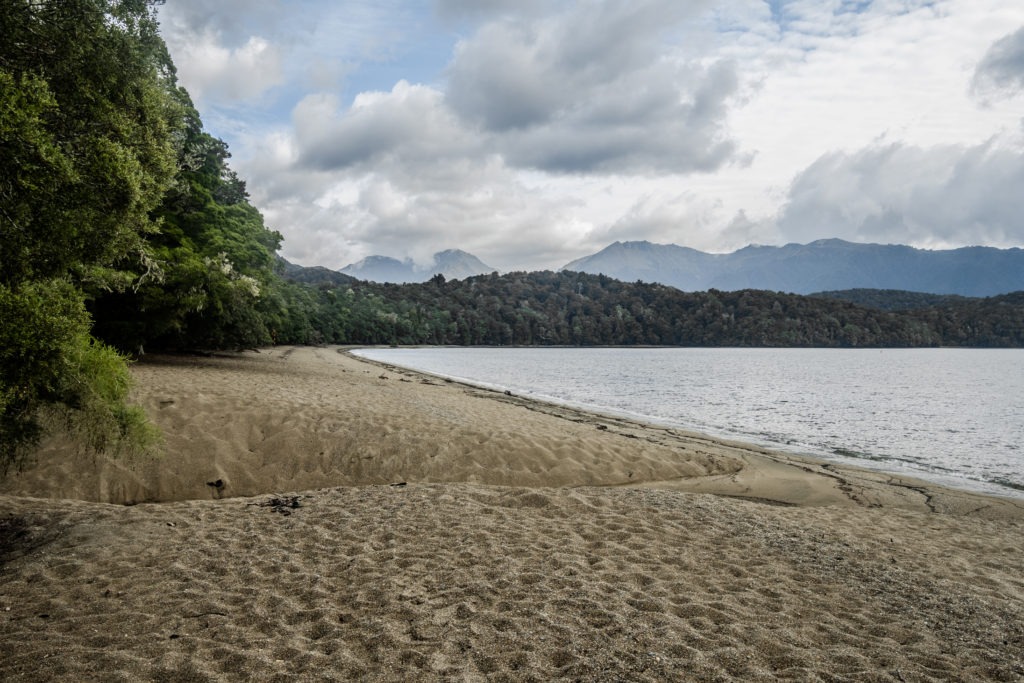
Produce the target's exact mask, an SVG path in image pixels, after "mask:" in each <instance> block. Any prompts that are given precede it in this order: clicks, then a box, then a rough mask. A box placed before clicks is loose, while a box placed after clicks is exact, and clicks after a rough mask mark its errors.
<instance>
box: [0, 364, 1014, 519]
mask: <svg viewBox="0 0 1024 683" xmlns="http://www.w3.org/2000/svg"><path fill="white" fill-rule="evenodd" d="M360 348H367V347H357V346H332V347H272V348H269V349H264V350H262V351H257V352H239V353H221V354H215V355H213V356H210V357H195V356H162V355H154V356H149V357H147V358H145V359H143V360H142V361H141V362H139V363H138V364H137V365H136V366H134V369H133V373H134V374H135V376H136V377H137V379H138V384H139V386H138V387H137V389H136V394H137V397H138V398H139V400H140V401H141V403H142V404H143V405H144V406H145V407H146V409H147V412H148V413H149V415H150V416H151V418H152V419H154V422H155V423H156V424H157V425H158V426H160V427H161V429H162V430H163V431H164V433H165V436H166V438H167V442H166V444H165V450H166V452H167V453H168V454H172V455H171V456H170V457H168V456H164V457H158V458H146V457H142V458H139V459H135V460H122V459H119V458H117V457H111V456H88V455H82V454H80V453H76V452H75V447H74V445H73V444H71V443H69V442H67V441H65V440H63V439H62V438H60V437H57V438H53V439H50V440H49V441H48V442H47V443H45V444H44V447H43V448H42V449H41V450H40V452H39V462H38V463H37V465H36V466H35V467H33V468H30V469H29V470H27V471H25V472H22V473H17V474H14V475H12V476H9V477H8V478H7V479H6V480H3V481H0V493H10V494H14V495H25V496H32V497H42V498H61V497H68V498H74V499H82V500H92V501H97V502H113V503H128V504H131V503H138V502H166V501H172V500H190V499H196V500H209V499H222V498H228V497H237V496H243V497H245V496H254V495H261V494H264V493H269V492H273V491H282V490H290V491H301V490H306V489H315V488H325V487H330V486H338V485H361V484H385V483H392V482H394V481H417V482H423V483H427V482H435V483H449V482H451V483H454V482H459V481H464V482H466V483H483V484H491V485H501V486H524V487H528V488H533V487H556V488H561V487H577V486H588V485H598V486H621V487H647V488H660V489H670V490H677V491H689V492H695V493H713V494H718V495H725V496H731V497H740V498H750V499H755V500H762V501H771V502H775V503H778V504H784V505H797V506H820V505H858V506H870V507H899V508H904V509H912V510H922V511H930V512H945V513H951V514H968V513H969V514H983V515H987V516H996V517H1000V516H1008V517H1010V518H1015V517H1018V516H1020V517H1021V518H1024V500H1021V499H1017V498H1014V497H1010V496H997V495H992V494H990V493H987V492H978V491H972V490H969V489H961V488H953V487H948V486H944V485H942V484H938V483H935V482H931V481H928V480H925V479H920V478H916V477H913V476H907V475H902V474H897V473H891V472H884V471H881V470H875V469H871V468H867V467H857V466H854V465H848V464H845V463H840V462H836V461H830V460H826V459H823V458H820V457H817V456H813V455H802V454H796V453H790V452H786V451H780V450H772V449H770V448H764V447H761V446H759V445H756V444H751V443H748V442H743V441H737V440H731V439H724V438H719V437H715V436H709V435H706V434H702V433H699V432H694V431H690V430H687V429H683V428H677V427H672V426H669V425H662V424H657V423H652V422H647V421H644V420H642V419H637V418H636V417H633V416H623V415H617V414H614V413H602V412H599V411H595V410H591V409H586V408H580V407H576V406H571V405H566V404H562V403H555V402H548V401H544V400H541V399H537V398H532V397H524V396H521V395H514V394H511V393H510V392H504V391H501V390H498V389H494V388H489V387H486V386H481V385H479V384H476V383H473V382H466V381H462V380H459V379H456V378H450V377H444V376H441V375H434V374H431V373H428V372H422V371H418V370H411V369H407V368H404V367H401V366H397V365H394V364H392V363H388V362H384V361H376V360H372V359H369V358H364V357H361V356H358V355H355V354H353V353H352V352H353V351H355V350H358V349H360ZM204 370H209V372H204ZM378 370H379V371H380V374H376V373H377V371H378ZM388 373H390V375H389V374H388ZM366 375H369V376H368V377H367V376H366ZM395 379H397V382H391V383H390V384H389V380H395ZM190 384H191V387H192V388H191V389H187V387H188V386H189V385H190ZM246 384H249V385H250V386H248V387H247V386H246ZM382 390H386V391H382ZM274 392H277V393H276V394H275V393H274ZM366 394H368V396H366V397H365V398H364V395H366ZM374 397H376V398H383V399H384V400H381V401H376V402H375V401H374V400H373V398H374ZM311 399H315V402H313V403H310V400H311ZM353 399H355V400H353ZM521 410H525V411H526V412H527V413H528V414H529V415H531V416H532V418H534V419H532V420H526V421H524V420H523V419H522V415H523V413H521V412H520V411H521ZM289 413H291V414H289ZM296 413H297V414H296ZM345 413H349V414H350V417H354V418H355V419H354V420H353V419H349V420H345V419H344V418H345ZM465 416H469V417H465ZM473 418H476V419H475V420H474V419H473ZM403 420H404V421H405V422H406V423H407V424H403ZM233 423H234V425H233V428H232V429H230V430H228V432H226V433H218V432H219V431H220V430H221V425H225V424H226V425H232V424H233ZM518 423H522V424H518ZM531 437H532V438H531ZM441 440H444V441H447V442H448V443H447V444H445V446H447V447H442V448H438V442H439V441H441ZM481 444H486V446H487V449H486V450H487V454H486V457H481V458H475V457H474V451H479V450H480V448H479V446H480V445H481ZM281 448H285V449H287V450H289V459H292V460H294V461H293V462H290V463H278V462H273V461H272V458H270V457H268V456H269V455H270V452H269V451H272V450H280V449H281ZM314 451H315V452H314ZM353 451H356V452H357V454H354V453H353ZM424 452H425V453H427V456H426V457H424V456H423V453H424ZM210 456H212V458H211V457H210ZM563 457H564V458H565V459H566V461H567V464H566V463H562V462H559V460H560V458H563ZM211 460H212V462H211ZM366 461H369V462H366ZM282 465H283V466H282ZM83 470H84V471H83ZM256 470H259V471H258V472H257V471H256ZM197 475H198V476H197ZM218 481H219V482H221V483H222V485H221V486H219V487H218V486H213V485H212V484H214V483H216V482H218Z"/></svg>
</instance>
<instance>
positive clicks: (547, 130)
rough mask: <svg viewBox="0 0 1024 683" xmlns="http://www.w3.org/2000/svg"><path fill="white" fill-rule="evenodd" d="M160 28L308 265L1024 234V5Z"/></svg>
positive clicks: (493, 11)
mask: <svg viewBox="0 0 1024 683" xmlns="http://www.w3.org/2000/svg"><path fill="white" fill-rule="evenodd" d="M250 10H251V11H250ZM164 18H166V21H165V36H168V44H169V46H170V48H171V50H172V54H173V55H174V58H175V61H176V62H177V64H178V65H179V70H180V72H181V74H182V82H183V83H184V84H185V85H186V86H187V87H188V88H189V89H190V90H191V91H192V93H193V95H194V96H196V99H197V103H198V104H199V106H200V109H201V111H202V113H203V116H204V119H205V120H206V121H207V123H208V124H210V122H211V121H212V122H213V123H214V124H215V125H214V130H213V132H214V133H215V134H219V135H224V136H225V137H226V138H227V139H228V142H229V143H230V144H231V148H232V153H233V154H234V162H235V166H236V168H237V170H238V171H239V173H240V174H241V175H242V176H243V177H244V178H246V180H247V181H248V187H249V189H250V192H251V193H252V197H253V200H254V202H255V203H256V205H257V206H258V207H259V208H260V209H261V210H263V211H264V213H265V214H266V217H267V222H268V224H269V225H271V226H272V227H274V228H275V229H279V230H281V232H282V233H283V234H284V235H285V243H284V250H283V253H284V254H285V256H286V257H288V258H292V259H294V260H296V261H297V262H300V263H304V264H309V265H312V264H322V265H327V266H331V267H341V266H344V265H346V264H348V263H351V262H354V261H356V260H359V259H360V258H362V257H364V256H367V255H370V254H386V255H390V256H395V257H398V258H404V257H410V258H414V259H416V260H417V261H419V262H421V263H422V262H425V260H426V259H428V257H429V255H430V254H432V253H433V252H435V251H438V250H440V249H445V248H450V247H457V248H462V249H465V250H467V251H470V252H472V253H475V254H476V255H477V256H479V257H481V258H482V259H483V260H484V261H486V262H488V263H490V264H491V265H493V266H495V267H498V268H502V269H508V268H517V269H530V268H538V267H548V268H552V267H558V266H560V265H562V264H564V263H565V262H567V261H569V260H571V259H573V258H576V257H579V256H582V255H584V254H587V253H592V252H594V251H597V250H598V249H600V248H602V247H603V246H605V245H606V244H607V243H608V242H610V241H613V240H615V239H649V240H652V241H661V242H668V241H671V242H676V243H679V244H683V245H686V246H692V247H695V248H700V249H705V250H709V251H724V250H731V249H735V248H738V247H741V246H743V245H744V244H745V243H746V242H748V241H754V242H762V243H775V242H784V241H791V240H799V241H809V240H813V239H818V238H824V237H832V236H842V237H846V238H847V239H870V240H873V241H886V242H892V241H904V242H910V243H913V244H916V245H918V246H936V245H943V244H960V243H971V242H983V243H992V244H1002V245H1010V244H1021V243H1022V242H1024V235H1022V234H1021V232H1020V228H1018V227H1016V225H1015V224H1014V223H1013V222H1012V216H1013V215H1014V212H1017V215H1019V214H1020V209H1021V208H1022V207H1021V206H1020V205H1019V203H1015V202H1016V200H1015V197H1016V196H1017V195H1018V194H1019V189H1018V188H1019V187H1020V186H1021V183H1020V180H1021V179H1020V164H1019V159H1020V157H1021V144H1020V141H1019V139H1018V137H1017V136H1018V135H1019V131H1020V125H1021V116H1022V114H1021V110H1020V106H1019V99H1014V95H1015V94H1017V93H1018V91H1019V89H1021V87H1022V84H1024V80H1022V79H1024V76H1022V75H1021V73H1022V72H1021V71H1020V70H1018V67H1019V62H1018V60H1017V59H1016V56H1017V54H1018V53H1017V50H1018V48H1019V47H1020V40H1021V39H1020V36H1021V35H1024V33H1022V31H1024V30H1022V31H1016V32H1011V31H1013V30H1014V27H1019V26H1022V25H1024V4H1022V3H1018V2H1009V1H1008V0H874V1H873V2H859V1H852V0H793V1H791V2H782V3H780V2H767V1H766V0H729V1H728V2H727V1H726V0H697V1H695V2H678V1H677V0H575V1H569V0H557V1H553V2H540V1H539V0H523V1H522V2H518V1H517V2H512V1H511V0H482V1H481V2H467V1H466V0H435V2H434V4H433V6H432V7H431V8H428V7H426V6H425V5H422V4H415V3H406V2H401V1H400V0H377V1H373V2H371V1H370V0H343V1H341V2H327V1H326V0H315V1H314V0H302V1H300V2H297V3H279V2H272V1H271V0H252V2H244V3H243V2H241V0H226V1H225V2H223V3H209V2H200V0H176V1H175V2H174V3H168V4H167V5H165V6H164V7H162V8H161V19H164ZM446 65H447V66H446ZM982 105H983V106H982Z"/></svg>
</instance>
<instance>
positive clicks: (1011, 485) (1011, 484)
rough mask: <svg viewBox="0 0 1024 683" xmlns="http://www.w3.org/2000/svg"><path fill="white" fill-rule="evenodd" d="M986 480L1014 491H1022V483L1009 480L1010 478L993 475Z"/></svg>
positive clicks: (1023, 485)
mask: <svg viewBox="0 0 1024 683" xmlns="http://www.w3.org/2000/svg"><path fill="white" fill-rule="evenodd" d="M988 481H990V482H991V483H993V484H999V485H1000V486H1005V487H1006V488H1008V489H1013V490H1015V491H1024V484H1021V483H1019V482H1016V481H1011V480H1010V479H1006V478H1004V477H993V478H992V479H989V480H988Z"/></svg>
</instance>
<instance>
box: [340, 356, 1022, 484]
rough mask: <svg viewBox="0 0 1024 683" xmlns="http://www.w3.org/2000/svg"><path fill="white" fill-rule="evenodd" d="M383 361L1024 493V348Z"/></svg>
mask: <svg viewBox="0 0 1024 683" xmlns="http://www.w3.org/2000/svg"><path fill="white" fill-rule="evenodd" d="M357 354H358V355H361V356H364V357H366V358H370V359H373V360H378V361H383V362H387V363H392V364H394V365H400V366H403V367H407V368H411V369H416V370H422V371H426V372H429V373H433V374H437V375H442V376H446V377H452V378H456V379H460V380H464V381H468V382H472V383H475V384H479V385H483V386H486V387H490V388H495V389H502V390H509V391H512V392H513V393H516V394H519V395H522V396H527V397H532V398H537V399H541V400H546V401H553V402H557V403H565V404H569V405H573V406H577V407H583V408H590V409H593V410H597V411H599V412H606V413H616V414H621V415H626V416H630V417H634V418H640V419H642V420H644V421H648V422H654V423H658V424H663V425H671V426H676V427H681V428H686V429H690V430H695V431H700V432H703V433H706V434H709V435H712V436H719V437H726V438H731V439H735V440H741V441H747V442H753V443H757V444H759V445H762V446H766V447H769V448H774V449H778V450H785V451H791V452H795V453H801V454H809V455H814V456H817V457H821V458H826V459H830V460H837V461H843V462H847V463H852V464H856V465H859V466H862V467H872V468H874V469H881V470H884V471H890V472H899V473H907V474H912V475H914V476H917V477H920V478H922V479H929V480H932V481H936V482H939V483H943V484H946V485H952V486H958V487H961V488H971V489H974V490H980V491H987V492H990V493H997V494H1000V495H1006V496H1013V497H1018V498H1024V450H1022V444H1024V351H1022V350H1003V349H1000V350H982V349H894V350H891V349H885V350H878V349H873V350H866V349H689V348H600V349H579V348H479V347H474V348H451V347H446V348H409V349H363V350H360V351H358V352H357Z"/></svg>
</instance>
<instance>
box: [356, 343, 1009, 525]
mask: <svg viewBox="0 0 1024 683" xmlns="http://www.w3.org/2000/svg"><path fill="white" fill-rule="evenodd" d="M373 348H393V347H390V346H389V347H372V346H352V347H345V350H344V353H345V355H347V356H349V357H352V358H355V359H356V360H358V361H360V362H363V363H368V364H370V365H374V366H377V367H379V368H381V369H383V370H386V371H389V372H397V373H405V374H409V375H412V376H419V377H425V378H430V379H435V380H440V381H444V382H448V383H451V384H454V385H458V386H463V387H465V388H466V389H468V390H476V391H481V392H488V393H489V394H491V396H489V397H490V398H492V399H495V400H499V401H506V402H510V403H515V404H519V405H522V406H523V407H525V408H527V409H529V410H534V411H537V412H542V413H547V414H551V415H556V416H560V417H563V418H564V419H568V420H571V421H577V420H593V421H602V420H603V421H606V422H615V423H619V424H621V425H628V426H629V427H630V428H631V429H635V430H646V431H651V432H658V433H662V434H666V435H670V436H672V437H678V438H679V439H680V440H681V441H682V442H684V443H702V442H703V443H705V444H708V445H710V446H712V447H715V446H718V447H726V448H729V449H734V450H735V451H737V452H743V453H746V454H747V455H749V456H751V457H752V458H754V459H758V458H760V459H764V460H767V461H769V462H770V463H774V464H776V465H780V466H783V467H785V466H795V467H798V468H803V469H805V471H808V472H809V471H811V470H812V469H813V470H814V471H816V472H817V473H819V474H823V475H824V476H834V477H836V479H837V480H838V481H840V482H841V484H840V486H842V487H850V488H852V487H853V486H855V485H856V484H855V482H856V481H858V480H859V481H862V482H871V485H885V486H892V487H896V488H902V489H907V490H911V491H917V492H919V493H920V494H921V495H922V496H924V498H925V502H926V504H927V505H931V504H932V501H933V500H935V499H936V498H946V497H949V498H952V499H955V498H958V497H960V496H964V497H967V498H969V499H978V500H977V502H978V504H979V507H981V506H983V505H984V502H983V501H984V500H985V499H994V500H995V501H1002V502H1005V503H1009V504H1011V505H1014V506H1016V507H1017V508H1019V509H1021V510H1024V498H1020V497H1017V496H1014V495H1012V494H1005V495H999V494H996V493H993V492H990V491H982V490H977V489H972V488H968V487H966V486H964V487H958V486H954V485H949V484H943V483H940V482H936V481H932V480H929V479H926V478H922V477H918V476H914V475H912V474H906V473H901V472H895V471H891V470H884V469H881V468H871V467H867V466H857V465H852V464H849V463H845V462H841V461H837V460H830V459H828V458H825V457H822V456H819V455H815V454H810V453H797V452H794V451H786V450H780V449H776V448H772V447H770V446H763V445H761V444H756V443H753V442H750V441H744V440H742V439H733V438H729V437H727V436H719V435H710V434H706V433H703V432H699V431H695V430H691V429H687V428H685V427H678V426H674V425H671V424H669V423H667V422H657V421H654V420H649V419H646V418H645V416H641V415H633V414H629V413H626V412H625V411H623V412H616V411H607V412H605V411H602V410H600V409H599V408H597V407H591V406H582V405H576V404H572V403H571V402H562V401H557V400H554V399H551V400H546V399H544V398H538V397H533V396H523V395H520V394H515V393H511V392H509V391H508V390H506V389H504V388H500V387H498V386H497V385H488V384H487V383H482V382H474V381H472V380H467V379H464V378H459V377H454V376H448V375H443V374H438V373H432V372H428V371H425V370H418V369H415V368H407V367H405V366H401V365H397V364H395V363H389V362H387V361H381V360H376V359H372V358H367V357H364V356H360V355H359V354H358V353H354V352H357V351H359V350H360V349H373ZM495 348H498V347H495ZM666 348H668V347H666ZM748 466H751V465H750V463H748ZM757 469H759V470H760V469H761V467H760V466H758V467H757ZM766 469H767V470H769V471H770V470H771V469H772V468H771V465H769V466H768V467H767V468H766ZM825 473H828V474H825ZM883 480H884V481H883ZM734 483H736V482H734ZM631 485H633V486H648V487H656V488H673V489H676V490H683V491H703V492H711V493H716V494H718V495H725V496H733V497H738V498H749V499H759V500H763V501H766V502H775V503H779V504H795V505H800V504H804V503H802V502H801V503H794V502H792V501H791V500H788V499H786V498H785V496H782V497H780V498H778V499H773V498H770V497H767V496H760V495H744V494H743V493H740V492H738V491H742V490H743V487H739V488H738V489H734V488H732V487H730V486H727V485H723V483H722V482H720V481H719V482H710V481H709V482H701V483H697V482H687V483H684V482H678V483H675V484H673V483H672V482H650V481H648V482H636V483H633V484H631ZM753 488H754V487H751V490H752V489H753ZM772 489H773V490H777V489H775V487H772ZM853 500H854V501H855V502H856V499H855V498H853ZM835 503H836V501H832V504H835ZM822 504H825V503H822ZM873 504H877V501H876V502H874V503H873ZM886 504H892V501H889V502H888V503H886ZM946 505H947V508H946V511H949V510H950V509H957V510H962V509H971V506H970V504H969V503H966V502H965V501H958V502H957V503H956V504H955V507H953V508H951V507H948V506H949V503H946ZM931 511H933V512H935V511H938V508H937V507H933V508H931Z"/></svg>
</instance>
